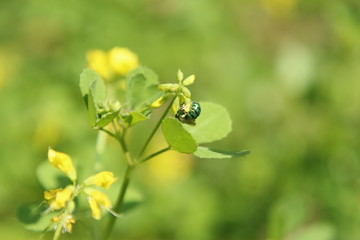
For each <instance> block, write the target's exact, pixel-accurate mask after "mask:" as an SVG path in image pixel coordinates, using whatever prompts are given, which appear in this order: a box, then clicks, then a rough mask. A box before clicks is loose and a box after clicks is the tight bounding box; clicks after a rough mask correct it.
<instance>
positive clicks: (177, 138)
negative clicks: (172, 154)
mask: <svg viewBox="0 0 360 240" xmlns="http://www.w3.org/2000/svg"><path fill="white" fill-rule="evenodd" d="M162 131H163V133H164V136H165V139H166V141H167V142H168V144H169V145H170V146H171V147H172V148H173V149H174V150H176V151H178V152H181V153H193V152H195V151H196V148H197V144H196V142H195V140H194V139H193V137H192V136H191V134H190V133H188V132H187V131H186V130H185V129H184V128H183V125H182V124H181V123H180V122H179V121H178V120H177V119H175V118H170V117H167V118H165V119H164V120H163V122H162Z"/></svg>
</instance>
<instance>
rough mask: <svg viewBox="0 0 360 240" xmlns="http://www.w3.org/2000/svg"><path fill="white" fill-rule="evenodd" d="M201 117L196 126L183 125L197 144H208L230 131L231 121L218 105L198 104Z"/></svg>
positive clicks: (224, 110)
mask: <svg viewBox="0 0 360 240" xmlns="http://www.w3.org/2000/svg"><path fill="white" fill-rule="evenodd" d="M200 105H201V109H202V111H201V115H200V116H199V117H198V118H197V119H196V126H195V127H192V126H188V125H184V128H185V129H186V130H187V131H188V132H189V133H190V134H191V135H192V136H193V138H194V139H195V140H196V142H197V143H209V142H213V141H216V140H220V139H222V138H224V137H226V135H228V133H229V132H230V131H231V119H230V115H229V113H228V112H227V110H226V109H225V108H224V107H222V106H221V105H219V104H216V103H210V102H200Z"/></svg>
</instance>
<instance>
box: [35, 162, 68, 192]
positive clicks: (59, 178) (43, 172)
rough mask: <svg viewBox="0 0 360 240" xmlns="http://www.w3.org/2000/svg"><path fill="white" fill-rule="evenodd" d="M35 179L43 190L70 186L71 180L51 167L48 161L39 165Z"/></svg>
mask: <svg viewBox="0 0 360 240" xmlns="http://www.w3.org/2000/svg"><path fill="white" fill-rule="evenodd" d="M36 177H37V179H38V181H39V183H40V184H41V186H43V188H44V189H54V188H60V187H66V186H67V185H69V184H71V180H70V179H69V178H68V177H67V176H65V175H64V174H63V173H62V172H61V171H59V170H58V169H56V168H55V167H54V166H53V165H51V164H50V163H49V161H44V162H42V163H40V164H39V166H38V167H37V169H36Z"/></svg>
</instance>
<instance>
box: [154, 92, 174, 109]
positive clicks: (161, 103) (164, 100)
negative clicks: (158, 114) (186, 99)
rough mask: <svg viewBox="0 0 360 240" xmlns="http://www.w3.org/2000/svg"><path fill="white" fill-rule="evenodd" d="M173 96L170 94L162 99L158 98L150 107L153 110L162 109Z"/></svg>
mask: <svg viewBox="0 0 360 240" xmlns="http://www.w3.org/2000/svg"><path fill="white" fill-rule="evenodd" d="M170 96H171V95H170V94H165V95H162V96H161V97H160V98H158V99H157V100H155V101H154V102H153V103H152V104H151V105H150V107H152V108H158V107H161V106H162V105H163V104H164V103H166V101H167V100H168V99H169V97H170Z"/></svg>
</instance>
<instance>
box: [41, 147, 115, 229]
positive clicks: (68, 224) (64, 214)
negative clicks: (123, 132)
mask: <svg viewBox="0 0 360 240" xmlns="http://www.w3.org/2000/svg"><path fill="white" fill-rule="evenodd" d="M48 159H49V162H50V163H51V164H52V165H53V166H54V167H56V168H58V169H59V170H61V171H62V172H63V173H65V174H66V175H67V176H68V177H69V179H70V180H71V181H72V184H70V185H68V186H67V187H65V188H63V189H62V188H59V189H52V190H48V191H45V192H44V199H45V201H46V203H47V204H48V205H49V208H48V210H47V212H51V211H58V213H59V215H57V216H56V217H54V218H53V219H52V222H53V223H54V229H55V230H59V231H62V232H71V231H72V226H73V224H74V223H75V217H74V215H73V214H74V211H75V209H76V204H75V201H74V199H75V198H76V197H77V196H78V195H79V194H85V195H86V196H87V199H88V202H89V205H90V209H91V212H92V216H93V218H95V219H96V220H99V219H100V218H101V216H102V214H103V212H105V211H109V212H111V208H112V204H111V201H110V199H109V198H108V196H107V195H106V194H105V193H103V192H101V191H99V190H97V189H96V188H95V187H103V188H106V189H108V188H109V187H110V186H111V185H112V184H113V183H114V182H115V181H116V180H117V178H115V177H114V174H113V173H112V172H108V171H102V172H100V173H97V174H95V175H93V176H91V177H89V178H87V179H86V180H85V181H84V182H83V183H81V184H77V173H76V170H75V168H74V164H73V161H72V159H71V157H70V156H69V155H67V154H66V153H62V152H57V151H55V150H53V149H51V148H49V151H48Z"/></svg>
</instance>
